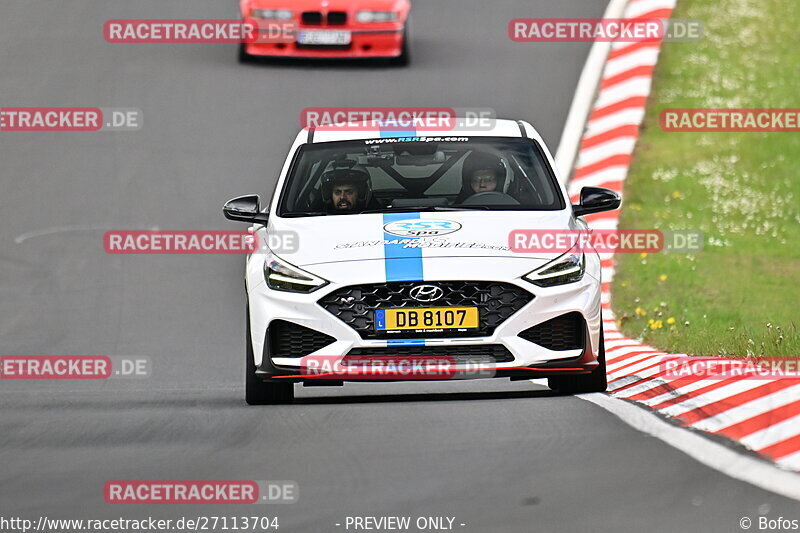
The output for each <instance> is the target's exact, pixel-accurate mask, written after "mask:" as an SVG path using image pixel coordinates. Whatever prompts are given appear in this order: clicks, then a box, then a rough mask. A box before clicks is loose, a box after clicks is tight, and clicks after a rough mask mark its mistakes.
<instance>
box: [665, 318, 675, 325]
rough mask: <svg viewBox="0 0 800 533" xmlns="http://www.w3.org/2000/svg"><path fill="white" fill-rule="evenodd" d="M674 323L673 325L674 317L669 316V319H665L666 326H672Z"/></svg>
mask: <svg viewBox="0 0 800 533" xmlns="http://www.w3.org/2000/svg"><path fill="white" fill-rule="evenodd" d="M674 323H675V317H674V316H671V317H669V318H668V319H667V324H674Z"/></svg>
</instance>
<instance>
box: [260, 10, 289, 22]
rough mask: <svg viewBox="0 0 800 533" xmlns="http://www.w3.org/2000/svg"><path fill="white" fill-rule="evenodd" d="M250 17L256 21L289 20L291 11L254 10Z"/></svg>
mask: <svg viewBox="0 0 800 533" xmlns="http://www.w3.org/2000/svg"><path fill="white" fill-rule="evenodd" d="M250 16H251V17H253V18H257V19H273V20H290V19H291V18H292V11H291V10H289V9H254V10H252V11H250Z"/></svg>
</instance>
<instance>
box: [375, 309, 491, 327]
mask: <svg viewBox="0 0 800 533" xmlns="http://www.w3.org/2000/svg"><path fill="white" fill-rule="evenodd" d="M478 327H479V322H478V308H477V307H423V308H405V307H401V308H395V309H377V310H375V329H377V330H381V331H399V330H409V329H410V330H429V329H476V328H478Z"/></svg>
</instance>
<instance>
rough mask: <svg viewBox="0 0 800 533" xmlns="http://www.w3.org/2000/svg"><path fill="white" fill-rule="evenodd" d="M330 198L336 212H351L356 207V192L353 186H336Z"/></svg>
mask: <svg viewBox="0 0 800 533" xmlns="http://www.w3.org/2000/svg"><path fill="white" fill-rule="evenodd" d="M331 196H332V198H331V200H332V201H333V206H334V207H335V208H336V210H337V211H352V210H353V209H355V207H356V201H357V200H358V190H357V189H356V186H355V185H351V184H344V185H336V186H335V187H334V188H333V194H332V195H331Z"/></svg>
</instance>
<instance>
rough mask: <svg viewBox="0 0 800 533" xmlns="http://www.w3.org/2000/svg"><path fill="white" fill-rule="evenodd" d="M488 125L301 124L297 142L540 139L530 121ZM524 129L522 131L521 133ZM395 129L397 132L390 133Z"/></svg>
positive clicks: (495, 120)
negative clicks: (447, 127)
mask: <svg viewBox="0 0 800 533" xmlns="http://www.w3.org/2000/svg"><path fill="white" fill-rule="evenodd" d="M492 122H493V124H491V126H486V127H481V128H475V129H471V128H470V129H466V128H462V127H459V128H457V129H453V130H441V129H438V130H435V129H420V130H414V131H411V132H392V131H383V132H381V130H380V129H378V128H374V129H371V128H370V126H372V125H371V124H370V123H367V122H348V123H343V124H337V125H336V129H335V130H334V129H326V128H324V127H323V128H303V130H302V131H300V133H299V134H298V135H297V141H298V142H300V143H324V142H333V141H348V140H359V139H376V138H380V137H382V136H384V137H405V136H412V135H413V136H417V137H420V136H426V137H517V138H519V137H528V138H531V139H536V140H537V141H539V142H540V143H541V142H542V139H541V137H540V136H539V134H538V133H537V132H536V130H534V129H533V126H531V125H530V124H529V123H527V122H524V121H521V120H519V121H518V120H508V119H493V120H492ZM523 131H524V134H523ZM393 133H396V135H393Z"/></svg>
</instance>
